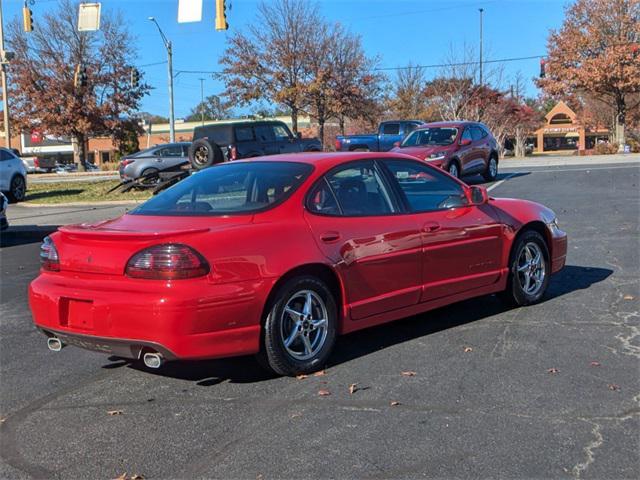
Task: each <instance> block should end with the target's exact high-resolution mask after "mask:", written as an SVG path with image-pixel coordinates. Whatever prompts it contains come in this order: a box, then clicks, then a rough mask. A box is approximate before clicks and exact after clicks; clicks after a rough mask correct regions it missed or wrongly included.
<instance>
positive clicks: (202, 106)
mask: <svg viewBox="0 0 640 480" xmlns="http://www.w3.org/2000/svg"><path fill="white" fill-rule="evenodd" d="M199 80H200V123H201V124H202V125H204V78H200V79H199Z"/></svg>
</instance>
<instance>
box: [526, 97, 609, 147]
mask: <svg viewBox="0 0 640 480" xmlns="http://www.w3.org/2000/svg"><path fill="white" fill-rule="evenodd" d="M544 118H545V123H544V125H543V126H542V127H540V128H539V129H538V130H536V132H535V138H536V140H537V142H536V151H537V152H538V153H542V152H549V151H558V150H590V149H592V148H594V147H595V145H596V144H597V143H598V142H599V141H608V140H609V135H610V132H609V130H608V129H607V128H599V127H595V128H590V127H587V126H585V125H584V123H583V122H582V121H581V120H580V119H579V118H578V116H577V115H576V113H575V112H574V111H573V110H571V108H569V106H568V105H567V104H566V103H564V102H563V101H560V102H558V103H557V104H556V106H555V107H553V108H552V109H551V110H550V111H549V113H547V114H546V115H545V117H544Z"/></svg>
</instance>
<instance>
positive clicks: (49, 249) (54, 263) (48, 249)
mask: <svg viewBox="0 0 640 480" xmlns="http://www.w3.org/2000/svg"><path fill="white" fill-rule="evenodd" d="M40 266H41V267H42V269H43V270H49V271H51V272H58V271H60V259H59V258H58V251H57V250H56V246H55V245H54V243H53V240H51V238H50V237H44V240H42V244H41V245H40Z"/></svg>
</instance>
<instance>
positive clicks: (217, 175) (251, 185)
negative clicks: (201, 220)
mask: <svg viewBox="0 0 640 480" xmlns="http://www.w3.org/2000/svg"><path fill="white" fill-rule="evenodd" d="M312 170H313V167H312V166H311V165H307V164H304V163H296V162H246V163H245V162H231V163H224V164H220V165H216V166H214V167H211V168H208V169H206V170H202V171H200V172H198V173H196V174H193V175H191V176H190V177H189V178H186V179H185V180H182V181H181V182H179V183H177V184H176V185H174V186H173V187H171V188H169V189H168V190H165V191H164V192H162V193H160V194H159V195H157V196H156V197H153V198H151V199H150V200H148V201H147V202H145V203H143V204H142V205H140V206H139V207H138V208H136V209H135V210H133V211H132V212H130V213H132V214H134V215H170V216H188V215H233V214H239V213H255V212H259V211H263V210H266V209H269V208H271V207H273V206H275V205H277V204H278V203H281V202H283V201H285V200H286V199H287V198H288V197H289V196H290V195H291V194H292V193H293V192H294V191H295V190H296V189H297V188H298V187H299V186H300V185H301V184H302V182H303V181H304V180H305V179H306V178H307V176H308V175H309V174H310V173H311V171H312Z"/></svg>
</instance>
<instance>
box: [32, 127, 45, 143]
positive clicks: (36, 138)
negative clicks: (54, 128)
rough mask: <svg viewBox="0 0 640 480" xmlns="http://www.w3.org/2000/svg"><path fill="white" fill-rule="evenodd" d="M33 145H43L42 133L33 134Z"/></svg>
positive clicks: (34, 132) (35, 132)
mask: <svg viewBox="0 0 640 480" xmlns="http://www.w3.org/2000/svg"><path fill="white" fill-rule="evenodd" d="M31 143H42V132H38V131H36V130H34V131H33V132H31Z"/></svg>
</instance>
